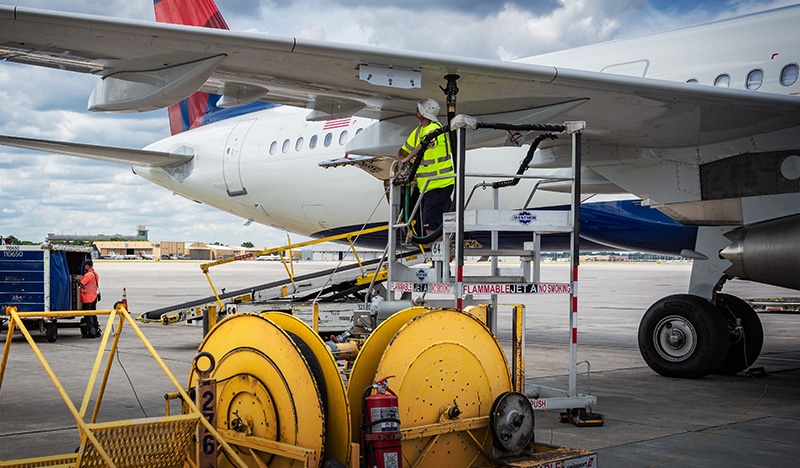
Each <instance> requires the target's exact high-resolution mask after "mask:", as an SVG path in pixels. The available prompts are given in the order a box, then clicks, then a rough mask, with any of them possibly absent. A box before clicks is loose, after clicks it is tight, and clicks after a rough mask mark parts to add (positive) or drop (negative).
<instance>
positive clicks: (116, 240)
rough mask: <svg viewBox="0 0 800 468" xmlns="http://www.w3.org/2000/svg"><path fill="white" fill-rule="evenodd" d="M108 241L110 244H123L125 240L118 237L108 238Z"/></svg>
mask: <svg viewBox="0 0 800 468" xmlns="http://www.w3.org/2000/svg"><path fill="white" fill-rule="evenodd" d="M108 240H110V241H112V242H123V241H125V238H124V237H120V236H111V238H109V239H108Z"/></svg>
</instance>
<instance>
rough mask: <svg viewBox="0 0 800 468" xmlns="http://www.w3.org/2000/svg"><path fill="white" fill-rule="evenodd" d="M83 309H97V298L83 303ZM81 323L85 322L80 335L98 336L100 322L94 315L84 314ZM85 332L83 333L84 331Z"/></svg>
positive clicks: (86, 336)
mask: <svg viewBox="0 0 800 468" xmlns="http://www.w3.org/2000/svg"><path fill="white" fill-rule="evenodd" d="M83 310H97V299H95V300H94V301H92V302H87V303H84V304H83ZM83 323H85V324H86V328H85V330H84V329H83V328H81V335H83V337H84V338H95V337H98V336H100V322H99V321H98V320H97V316H96V315H85V316H84V317H83ZM84 332H85V333H84Z"/></svg>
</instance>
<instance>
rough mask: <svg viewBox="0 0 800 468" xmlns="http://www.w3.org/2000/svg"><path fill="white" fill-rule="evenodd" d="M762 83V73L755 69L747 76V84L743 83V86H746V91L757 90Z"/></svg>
mask: <svg viewBox="0 0 800 468" xmlns="http://www.w3.org/2000/svg"><path fill="white" fill-rule="evenodd" d="M763 82H764V71H763V70H758V69H756V70H752V71H751V72H750V73H748V74H747V83H745V86H747V89H758V88H760V87H761V83H763Z"/></svg>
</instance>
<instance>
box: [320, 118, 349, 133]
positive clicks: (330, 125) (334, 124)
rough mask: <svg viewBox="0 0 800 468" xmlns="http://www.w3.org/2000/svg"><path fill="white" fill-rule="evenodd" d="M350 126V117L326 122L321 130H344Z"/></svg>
mask: <svg viewBox="0 0 800 468" xmlns="http://www.w3.org/2000/svg"><path fill="white" fill-rule="evenodd" d="M348 125H350V117H348V118H346V119H333V120H326V121H325V125H324V126H323V127H322V129H323V130H333V129H334V128H344V127H347V126H348Z"/></svg>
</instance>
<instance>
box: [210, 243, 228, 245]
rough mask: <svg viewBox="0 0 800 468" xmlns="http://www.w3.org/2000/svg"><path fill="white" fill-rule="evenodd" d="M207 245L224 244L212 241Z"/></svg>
mask: <svg viewBox="0 0 800 468" xmlns="http://www.w3.org/2000/svg"><path fill="white" fill-rule="evenodd" d="M208 245H225V244H223V243H222V242H212V243H211V244H208Z"/></svg>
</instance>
